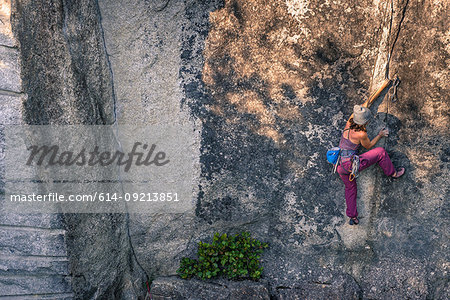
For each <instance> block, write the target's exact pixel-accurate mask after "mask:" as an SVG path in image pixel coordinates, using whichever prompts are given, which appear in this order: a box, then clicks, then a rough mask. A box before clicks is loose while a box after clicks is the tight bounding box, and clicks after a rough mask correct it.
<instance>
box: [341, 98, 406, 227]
mask: <svg viewBox="0 0 450 300" xmlns="http://www.w3.org/2000/svg"><path fill="white" fill-rule="evenodd" d="M380 92H381V91H380ZM378 94H379V93H378ZM374 99H375V98H373V99H368V100H367V101H366V102H365V103H364V104H362V105H355V106H354V108H353V114H352V115H351V116H350V119H349V120H348V121H347V124H346V125H345V128H344V131H343V132H342V136H341V140H340V142H339V148H341V150H342V151H341V162H340V164H339V166H338V168H337V171H338V173H339V176H340V177H341V178H342V181H343V182H344V184H345V203H346V204H347V210H346V214H347V216H348V217H349V218H350V221H349V224H350V225H353V224H355V225H357V224H358V223H359V220H358V211H357V209H356V195H357V186H356V179H354V178H353V179H352V177H351V176H350V174H351V169H352V155H354V154H357V152H358V148H359V145H363V147H364V148H366V149H370V148H372V147H373V146H374V145H375V144H376V143H377V142H378V141H379V140H380V139H381V138H382V137H383V136H388V134H389V131H388V130H387V129H382V130H381V131H380V132H379V133H378V135H377V136H376V137H375V138H374V139H373V140H370V139H369V137H368V136H367V130H366V125H367V123H368V122H369V121H370V118H371V113H370V110H369V108H368V107H370V105H371V104H372V102H373V100H374ZM359 160H360V165H359V171H362V170H364V169H366V168H368V167H370V166H371V165H373V164H375V163H378V165H379V166H380V167H381V169H383V172H384V174H385V175H386V176H392V177H393V178H399V177H400V176H402V175H403V174H404V173H405V168H399V169H398V170H395V168H394V165H393V164H392V162H391V159H390V158H389V155H388V154H387V153H386V150H385V149H384V148H382V147H377V148H375V149H372V150H369V151H367V152H366V153H363V154H361V155H359Z"/></svg>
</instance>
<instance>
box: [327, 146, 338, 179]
mask: <svg viewBox="0 0 450 300" xmlns="http://www.w3.org/2000/svg"><path fill="white" fill-rule="evenodd" d="M340 154H341V148H339V147H333V148H331V149H330V150H328V151H327V161H328V162H329V163H330V164H333V165H334V168H333V173H336V170H337V166H338V164H339V157H340Z"/></svg>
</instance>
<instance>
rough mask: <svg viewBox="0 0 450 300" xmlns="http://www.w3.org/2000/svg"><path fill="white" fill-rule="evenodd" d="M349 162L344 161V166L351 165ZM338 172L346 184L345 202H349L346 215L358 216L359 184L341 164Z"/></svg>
mask: <svg viewBox="0 0 450 300" xmlns="http://www.w3.org/2000/svg"><path fill="white" fill-rule="evenodd" d="M349 166H350V164H349V163H344V167H347V168H348V167H349ZM338 173H339V176H340V177H341V179H342V181H343V182H344V184H345V203H346V204H347V210H346V215H347V216H348V217H349V218H354V217H357V216H358V210H357V209H356V197H357V186H356V180H353V181H350V179H349V172H346V171H345V170H344V169H343V168H342V167H341V166H339V167H338Z"/></svg>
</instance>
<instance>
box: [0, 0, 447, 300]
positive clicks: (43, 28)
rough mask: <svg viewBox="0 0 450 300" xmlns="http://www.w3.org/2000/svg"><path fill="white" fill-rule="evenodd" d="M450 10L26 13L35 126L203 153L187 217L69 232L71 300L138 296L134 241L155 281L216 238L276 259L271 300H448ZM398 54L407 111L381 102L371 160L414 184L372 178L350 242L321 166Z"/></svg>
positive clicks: (334, 180) (251, 7)
mask: <svg viewBox="0 0 450 300" xmlns="http://www.w3.org/2000/svg"><path fill="white" fill-rule="evenodd" d="M448 10H449V7H448V3H446V2H445V1H429V0H424V1H414V2H413V1H408V0H393V1H366V0H363V1H359V2H358V3H357V4H354V3H353V4H352V3H350V2H348V1H306V0H285V1H275V0H271V1H262V0H255V1H244V0H232V1H231V0H230V1H228V0H225V1H193V0H192V1H191V0H187V1H162V2H159V1H139V0H133V1H122V0H120V1H109V0H99V1H98V6H97V2H95V1H88V0H83V1H81V2H80V1H79V2H77V4H76V5H75V4H73V3H71V2H70V1H60V2H55V3H45V4H44V3H41V2H39V3H37V2H31V1H16V6H15V8H14V10H13V19H14V20H15V24H16V25H15V26H14V28H13V29H14V30H15V31H16V32H17V36H18V39H19V42H20V56H21V60H22V80H23V83H24V89H25V91H26V93H27V94H28V100H27V102H26V104H25V106H24V108H25V115H26V120H27V122H29V123H33V124H46V123H54V124H72V123H83V124H109V123H111V122H113V121H117V122H118V123H120V124H130V123H132V124H148V123H152V122H153V121H154V120H155V119H158V120H169V119H170V120H177V122H180V123H181V124H184V125H185V126H186V128H189V129H192V131H191V132H192V133H191V134H192V142H193V144H195V145H197V146H198V151H197V152H195V153H192V156H193V159H192V164H193V165H194V166H195V170H196V171H195V172H194V174H192V178H187V179H186V180H189V181H191V182H192V189H193V193H194V195H195V197H194V198H193V201H195V203H196V207H195V210H193V211H191V212H189V213H186V214H172V215H154V216H142V215H129V216H128V217H125V216H118V215H105V216H98V215H94V216H91V215H86V216H66V222H67V224H68V227H67V228H68V232H69V234H70V239H69V241H68V251H69V255H70V257H71V260H72V264H71V268H72V272H73V276H74V280H73V282H74V291H75V292H76V293H77V296H78V297H80V298H101V297H109V298H113V297H119V296H117V295H119V294H120V292H121V291H122V290H123V288H124V287H125V286H128V287H129V286H133V284H132V283H131V281H133V280H136V281H139V280H142V279H141V277H140V276H141V275H139V273H133V271H131V269H132V270H135V271H136V270H138V268H137V267H136V268H130V267H129V265H133V264H134V263H135V261H134V260H133V259H132V256H131V254H130V253H131V252H130V251H131V250H130V247H129V245H130V244H129V242H131V244H132V245H133V249H134V251H135V254H136V257H137V261H138V262H139V263H140V265H142V266H143V268H144V269H145V271H146V272H147V273H148V274H149V275H150V277H151V278H152V279H153V278H156V277H158V276H167V275H173V274H175V271H176V269H177V267H178V264H179V259H180V258H181V257H182V256H192V255H193V254H194V253H195V250H196V243H197V242H198V241H200V240H207V239H209V238H210V237H211V236H212V234H213V233H214V232H216V231H220V232H229V233H235V232H240V231H244V230H247V231H250V232H252V233H253V235H254V236H255V237H257V238H258V239H261V240H263V241H266V242H269V244H270V248H269V250H268V251H267V252H266V253H265V255H264V256H263V265H264V279H265V280H266V281H267V288H268V290H269V292H270V294H271V296H273V297H274V298H280V299H295V298H296V297H297V298H299V299H303V298H311V299H312V298H317V297H318V296H317V295H323V296H327V297H331V298H338V297H342V298H343V299H344V298H345V299H349V298H350V299H351V298H355V299H357V298H361V297H362V298H365V299H392V298H402V297H409V298H414V299H416V298H417V299H446V298H448V297H449V293H450V291H449V275H448V268H449V255H448V253H449V251H448V247H449V231H448V228H450V227H449V221H448V220H449V202H448V199H450V195H449V191H448V182H450V178H449V163H448V157H449V154H450V148H449V145H448V139H449V133H448V127H449V102H448V99H449V86H448V82H449V78H448V61H449V32H448V28H447V26H446V16H447V15H446V12H447V11H448ZM390 53H392V55H391V56H390V60H389V61H390V63H389V70H388V75H389V76H390V77H391V78H393V77H394V75H396V74H397V75H398V76H399V78H400V79H401V84H400V86H399V87H398V89H397V96H398V100H397V101H395V102H394V101H390V94H388V93H387V91H385V92H384V93H382V95H381V96H380V98H379V99H378V100H377V101H376V103H375V105H374V107H373V108H372V112H373V113H374V114H375V115H376V118H375V119H374V121H372V122H371V123H370V125H369V128H368V131H369V137H374V136H375V135H376V134H377V133H378V131H379V129H381V128H382V127H384V126H387V127H388V128H389V129H390V136H389V137H388V138H387V139H383V140H382V141H380V142H379V144H378V145H377V146H382V147H385V148H386V149H387V151H388V153H389V155H390V156H391V158H392V160H393V162H394V165H396V166H400V165H402V166H405V167H406V170H407V173H406V175H404V176H403V177H402V178H401V179H399V180H395V181H394V180H392V179H390V178H386V177H385V176H384V175H383V174H382V172H381V170H380V169H379V168H378V167H376V166H374V167H372V168H370V169H368V170H366V171H364V172H363V173H362V174H361V177H360V178H358V193H359V194H358V211H359V215H360V225H358V226H350V225H348V224H347V218H346V217H345V201H344V186H343V183H342V182H341V180H340V178H339V177H338V176H337V175H332V174H331V166H330V165H328V163H327V162H326V160H325V158H324V155H325V152H326V150H327V149H328V148H330V147H332V146H335V145H337V143H338V142H339V138H340V134H341V130H342V128H343V126H344V125H345V121H346V120H347V118H348V117H349V115H350V114H351V111H352V108H353V105H354V104H360V103H362V102H363V101H364V100H365V99H366V98H367V97H368V95H369V94H370V93H372V92H374V91H375V90H376V89H377V88H378V87H379V86H380V85H381V83H382V81H383V80H384V77H385V73H386V63H387V62H388V57H389V54H390ZM2 72H3V71H2ZM13 73H14V72H12V73H11V74H12V75H11V76H15V75H14V74H13ZM61 74H65V75H64V76H62V75H61ZM8 76H9V75H8ZM11 82H12V81H11ZM79 222H80V223H81V225H78V226H75V224H78V223H79ZM83 225H86V226H83ZM88 225H89V226H88ZM93 228H94V229H93ZM128 230H129V233H130V240H129V239H128V235H127V233H128ZM99 245H104V248H103V249H102V250H100V249H99ZM117 245H118V246H117ZM86 247H87V248H88V249H89V251H86ZM113 250H114V251H117V252H114V255H107V254H106V253H110V252H111V251H113ZM93 262H95V264H92V263H93ZM90 264H92V265H90ZM99 269H101V271H99ZM136 272H137V271H136ZM172 280H175V279H170V280H169V281H168V282H169V283H167V281H161V282H166V283H164V284H162V283H161V284H159V283H158V282H159V281H155V284H154V285H153V288H154V289H160V294H161V295H165V293H166V292H167V293H169V294H170V295H174V296H173V297H180V296H179V295H180V294H179V289H181V290H185V289H186V287H185V286H184V285H183V284H185V283H180V282H178V281H176V280H175V281H176V283H174V282H172ZM157 283H158V284H159V285H158V284H157ZM158 286H159V287H158ZM163 286H165V288H163ZM157 287H158V288H157ZM190 288H191V287H190ZM192 288H194V287H192ZM195 288H199V289H205V288H203V287H202V285H201V284H200V283H199V284H198V287H195ZM164 289H165V291H163V290H164ZM206 289H207V288H206ZM130 290H131V289H130ZM336 291H338V292H336ZM139 292H142V291H139ZM139 292H138V293H139ZM169 294H167V295H169ZM405 295H406V296H405ZM130 297H131V296H130ZM168 297H169V296H168Z"/></svg>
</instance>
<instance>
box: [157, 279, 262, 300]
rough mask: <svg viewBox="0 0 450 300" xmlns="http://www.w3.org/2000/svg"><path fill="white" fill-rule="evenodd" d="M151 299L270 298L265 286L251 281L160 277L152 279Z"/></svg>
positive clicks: (238, 299) (243, 299)
mask: <svg viewBox="0 0 450 300" xmlns="http://www.w3.org/2000/svg"><path fill="white" fill-rule="evenodd" d="M151 291H152V299H154V300H165V299H179V300H183V299H218V300H219V299H220V300H221V299H224V300H225V299H236V300H240V299H242V300H245V299H255V300H256V299H258V300H259V299H260V300H268V299H270V294H269V291H268V289H267V287H266V286H264V285H263V284H261V283H256V282H252V281H241V282H230V281H225V280H222V281H215V282H204V281H200V280H195V279H194V280H183V279H181V278H174V277H161V278H158V279H156V280H154V281H153V283H152V286H151Z"/></svg>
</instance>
